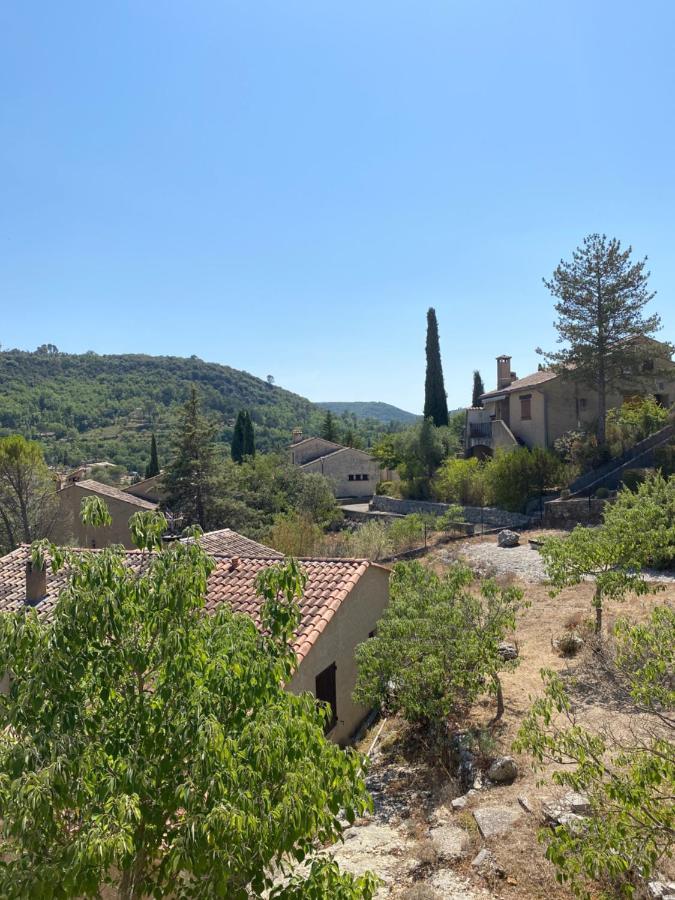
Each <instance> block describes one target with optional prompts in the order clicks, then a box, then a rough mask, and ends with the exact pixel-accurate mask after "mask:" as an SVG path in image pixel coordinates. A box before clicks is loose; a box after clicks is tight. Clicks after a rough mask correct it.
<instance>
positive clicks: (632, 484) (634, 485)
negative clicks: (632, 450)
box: [621, 469, 647, 492]
mask: <svg viewBox="0 0 675 900" xmlns="http://www.w3.org/2000/svg"><path fill="white" fill-rule="evenodd" d="M646 476H647V469H625V470H624V473H623V475H622V476H621V482H622V484H623V486H624V487H625V488H626V490H628V491H633V492H635V491H636V490H637V489H638V485H640V484H642V482H643V481H644V480H645V478H646Z"/></svg>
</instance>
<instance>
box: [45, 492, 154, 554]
mask: <svg viewBox="0 0 675 900" xmlns="http://www.w3.org/2000/svg"><path fill="white" fill-rule="evenodd" d="M90 496H94V497H96V496H99V495H98V494H96V493H95V492H94V491H88V490H86V489H85V488H81V487H78V486H77V485H70V486H69V487H66V488H64V489H63V490H62V491H59V492H58V494H57V497H58V500H59V514H58V517H57V520H56V523H55V524H54V530H53V532H52V540H53V541H54V542H55V543H56V544H64V545H65V544H70V545H72V546H76V547H108V546H110V545H111V544H122V545H123V546H124V547H126V548H127V549H128V550H131V549H133V546H134V545H133V544H132V542H131V532H130V531H129V519H130V518H131V516H132V515H133V514H134V513H135V512H137V511H138V509H139V507H138V506H136V505H135V504H133V503H123V502H122V501H120V500H115V499H114V498H112V497H101V499H102V500H103V501H104V502H105V504H106V506H107V507H108V509H109V510H110V515H111V516H112V524H111V525H110V526H109V527H107V528H91V527H89V526H86V525H83V524H82V520H81V518H80V509H81V504H82V499H83V498H84V497H90Z"/></svg>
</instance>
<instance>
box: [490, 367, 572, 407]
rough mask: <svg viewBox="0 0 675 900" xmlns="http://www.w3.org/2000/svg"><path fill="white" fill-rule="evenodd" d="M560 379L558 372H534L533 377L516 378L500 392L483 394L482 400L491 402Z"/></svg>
mask: <svg viewBox="0 0 675 900" xmlns="http://www.w3.org/2000/svg"><path fill="white" fill-rule="evenodd" d="M557 377H558V373H557V372H549V371H545V370H542V371H540V372H532V374H531V375H525V377H524V378H516V380H515V381H512V382H511V384H509V385H508V386H507V387H504V388H501V389H500V390H494V391H488V392H487V393H486V394H481V400H489V399H490V397H498V396H500V395H501V394H512V393H513V392H514V391H523V390H525V388H529V387H536V385H538V384H544V383H545V382H547V381H552V380H553V379H554V378H557Z"/></svg>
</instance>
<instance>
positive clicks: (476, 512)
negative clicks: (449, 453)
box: [370, 494, 532, 528]
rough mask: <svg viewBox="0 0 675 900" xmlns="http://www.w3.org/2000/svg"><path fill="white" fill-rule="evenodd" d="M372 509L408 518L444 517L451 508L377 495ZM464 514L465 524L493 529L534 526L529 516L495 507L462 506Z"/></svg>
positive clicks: (371, 505) (445, 505) (423, 501)
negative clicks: (481, 525) (429, 515)
mask: <svg viewBox="0 0 675 900" xmlns="http://www.w3.org/2000/svg"><path fill="white" fill-rule="evenodd" d="M370 508H371V509H374V510H376V511H377V512H388V513H397V514H398V515H400V516H407V515H409V514H410V513H430V514H431V515H434V516H442V515H444V513H446V512H447V510H448V509H449V508H450V506H449V505H448V504H447V503H432V502H430V501H428V500H398V499H397V498H396V497H381V496H379V495H377V494H376V495H375V496H374V497H373V499H372V500H371V501H370ZM461 509H462V514H463V516H464V521H465V522H471V523H472V524H473V525H479V524H480V523H482V524H483V525H487V526H489V527H492V528H527V527H528V526H529V525H531V524H532V520H531V519H530V517H529V516H524V515H522V514H521V513H512V512H508V511H507V510H505V509H498V508H497V507H495V506H485V507H483V508H481V507H480V506H462V507H461Z"/></svg>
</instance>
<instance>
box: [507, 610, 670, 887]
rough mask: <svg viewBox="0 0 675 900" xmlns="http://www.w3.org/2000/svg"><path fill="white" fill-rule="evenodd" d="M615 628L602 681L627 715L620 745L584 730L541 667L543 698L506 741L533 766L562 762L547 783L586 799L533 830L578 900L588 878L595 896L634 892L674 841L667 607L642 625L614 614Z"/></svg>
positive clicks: (559, 686)
mask: <svg viewBox="0 0 675 900" xmlns="http://www.w3.org/2000/svg"><path fill="white" fill-rule="evenodd" d="M615 633H616V639H617V651H616V655H615V657H614V658H613V659H609V660H608V661H607V666H608V669H609V675H610V676H611V679H612V689H613V691H614V692H615V693H617V692H620V693H621V695H622V702H623V704H624V706H625V708H626V709H627V710H631V711H632V712H634V713H635V715H633V716H632V720H631V721H632V724H631V729H630V731H629V732H628V733H627V734H626V735H624V737H623V738H622V739H621V741H620V743H619V742H618V740H617V738H616V737H615V736H614V735H613V734H612V731H611V728H610V727H604V728H602V729H600V730H599V731H593V732H592V731H589V730H588V729H587V728H585V727H584V726H583V725H582V723H581V722H580V721H579V720H578V718H577V714H576V706H575V704H574V703H573V701H572V699H571V698H570V695H569V691H568V688H567V687H566V686H565V683H564V681H563V679H562V678H561V677H560V675H557V674H555V673H553V672H551V671H547V670H545V671H544V672H543V673H542V674H543V678H544V684H545V693H544V696H543V697H542V698H540V699H538V700H537V701H535V703H534V705H533V707H532V709H531V711H530V713H529V715H528V716H527V718H526V720H525V722H524V723H523V725H522V727H521V729H520V731H519V734H518V738H517V740H516V744H515V748H516V749H517V750H519V751H523V750H526V751H529V752H530V753H531V754H532V755H533V756H534V758H535V760H536V762H537V764H538V765H544V764H550V763H555V764H558V765H563V766H564V768H563V769H560V770H558V771H556V772H555V773H554V775H553V779H554V781H555V782H556V783H557V784H559V785H564V786H565V787H568V788H572V789H573V790H574V791H579V792H581V793H583V794H584V795H585V796H587V797H588V800H589V804H590V808H591V814H590V815H589V816H588V817H587V818H585V819H583V820H574V821H573V822H572V823H569V824H566V825H561V826H559V827H557V828H555V829H550V828H548V829H546V830H545V831H542V838H543V840H544V841H545V843H546V844H547V849H546V856H547V858H548V859H549V860H551V862H552V863H553V864H554V865H555V866H556V868H557V870H558V877H559V880H560V881H562V882H563V883H567V884H569V886H570V887H571V889H572V891H573V893H574V895H575V896H576V897H582V898H590V897H596V896H598V894H597V883H598V882H600V883H601V885H602V887H603V888H604V889H605V892H603V894H602V896H606V897H627V898H630V897H634V896H635V895H636V888H637V886H638V885H639V884H640V882H641V883H642V884H643V885H644V883H645V882H646V881H649V880H650V878H651V877H653V875H654V874H655V872H656V871H657V869H658V866H659V864H660V862H661V861H662V860H663V859H665V858H667V857H669V856H670V855H671V854H672V848H673V843H674V842H675V804H674V803H673V785H674V784H675V751H674V750H673V747H674V744H673V738H675V718H673V711H674V710H675V689H674V686H673V671H674V670H675V610H673V609H671V608H669V607H668V606H665V605H664V606H658V607H656V608H655V609H654V610H653V611H652V613H651V616H650V618H649V620H648V621H647V622H646V623H644V624H637V625H636V624H630V623H629V622H627V621H625V620H620V621H619V622H617V625H616V629H615ZM572 689H573V686H572Z"/></svg>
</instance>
